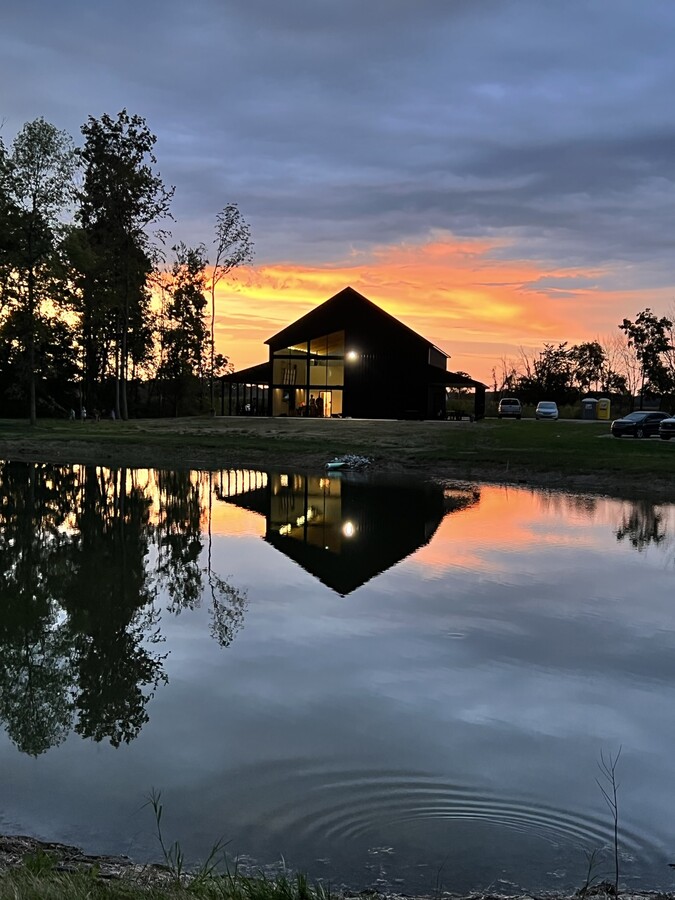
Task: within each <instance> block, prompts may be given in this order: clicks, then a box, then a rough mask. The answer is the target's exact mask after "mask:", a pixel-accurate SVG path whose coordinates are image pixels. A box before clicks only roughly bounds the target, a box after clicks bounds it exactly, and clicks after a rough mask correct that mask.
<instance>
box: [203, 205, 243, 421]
mask: <svg viewBox="0 0 675 900" xmlns="http://www.w3.org/2000/svg"><path fill="white" fill-rule="evenodd" d="M213 243H214V245H215V248H216V258H215V260H214V263H213V269H212V271H211V283H210V289H211V367H210V377H211V415H212V416H214V415H215V414H216V406H215V393H214V391H215V366H216V287H217V286H218V284H219V283H220V282H221V281H222V279H223V278H225V276H226V275H228V274H229V273H230V272H231V271H232V270H233V269H236V268H238V267H239V266H243V265H244V264H245V263H248V262H251V260H252V259H253V240H252V239H251V227H250V225H249V224H248V223H247V222H246V221H245V220H244V217H243V216H242V214H241V212H240V211H239V207H238V206H237V204H236V203H228V204H227V206H225V207H223V209H222V210H221V211H220V212H219V213H218V215H217V216H216V229H215V238H214V241H213Z"/></svg>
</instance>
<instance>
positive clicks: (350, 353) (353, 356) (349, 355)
mask: <svg viewBox="0 0 675 900" xmlns="http://www.w3.org/2000/svg"><path fill="white" fill-rule="evenodd" d="M358 358H359V354H358V353H357V352H356V350H349V351H348V352H347V359H348V360H349V362H354V361H355V360H357V359H358Z"/></svg>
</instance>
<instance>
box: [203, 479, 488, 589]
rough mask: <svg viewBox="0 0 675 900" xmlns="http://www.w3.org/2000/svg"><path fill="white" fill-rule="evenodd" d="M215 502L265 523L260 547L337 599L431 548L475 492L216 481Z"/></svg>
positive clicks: (337, 482)
mask: <svg viewBox="0 0 675 900" xmlns="http://www.w3.org/2000/svg"><path fill="white" fill-rule="evenodd" d="M217 493H218V496H219V497H220V499H222V500H225V501H227V502H229V503H233V504H235V505H236V506H240V507H242V508H244V509H248V510H251V511H253V512H257V513H259V514H260V515H262V516H265V520H266V528H265V540H266V541H267V542H268V543H269V544H271V545H272V546H273V547H276V549H277V550H280V551H281V552H282V553H284V554H285V555H286V556H288V557H290V558H291V559H293V560H295V562H297V563H298V564H299V565H300V566H302V568H303V569H305V570H306V571H308V572H310V573H311V574H312V575H314V576H315V577H316V578H318V579H319V580H320V581H322V582H323V583H324V584H325V585H327V586H328V587H330V588H331V589H332V590H334V591H336V592H337V593H339V594H342V595H345V594H349V593H351V591H353V590H355V589H356V588H357V587H359V586H360V585H362V584H364V583H365V582H366V581H368V580H369V579H370V578H372V577H373V576H375V575H378V574H379V573H380V572H384V571H385V570H386V569H388V568H390V567H391V566H393V565H395V564H396V563H397V562H399V561H400V560H401V559H404V558H405V557H406V556H409V555H410V554H411V553H413V552H414V551H415V550H417V549H418V548H419V547H421V546H423V545H424V544H426V543H428V542H429V540H431V537H432V536H433V534H434V532H435V531H436V529H437V528H438V526H439V524H440V523H441V521H442V520H443V517H444V516H445V515H446V514H447V513H449V512H455V511H457V510H460V509H465V508H467V507H469V506H472V505H474V504H475V503H477V502H478V500H479V494H478V492H477V491H474V490H466V491H455V492H453V493H449V492H448V491H445V490H444V489H443V488H442V487H440V486H439V485H434V484H427V483H421V482H420V483H408V484H405V485H402V484H401V483H400V482H398V481H397V482H395V483H393V482H388V481H381V480H377V481H373V480H371V479H368V478H365V477H363V476H357V475H353V474H349V475H346V476H345V475H343V476H339V475H332V476H328V475H326V476H318V475H316V476H307V475H290V474H289V475H283V474H270V475H264V474H263V473H253V472H248V473H234V472H232V473H227V472H225V473H223V477H222V483H221V484H219V486H218V488H217Z"/></svg>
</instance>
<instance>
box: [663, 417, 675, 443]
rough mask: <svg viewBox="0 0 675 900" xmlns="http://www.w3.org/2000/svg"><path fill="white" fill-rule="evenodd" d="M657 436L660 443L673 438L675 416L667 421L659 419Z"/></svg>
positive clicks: (674, 434) (674, 435)
mask: <svg viewBox="0 0 675 900" xmlns="http://www.w3.org/2000/svg"><path fill="white" fill-rule="evenodd" d="M659 435H660V436H661V440H662V441H669V440H670V439H671V437H675V416H670V418H668V419H661V423H660V425H659Z"/></svg>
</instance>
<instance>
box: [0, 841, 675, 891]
mask: <svg viewBox="0 0 675 900" xmlns="http://www.w3.org/2000/svg"><path fill="white" fill-rule="evenodd" d="M31 858H39V859H40V860H41V863H40V866H39V867H38V868H41V869H42V870H43V871H42V872H41V877H42V878H44V879H46V880H47V882H49V881H50V880H56V879H59V878H63V877H69V876H70V877H75V878H79V877H84V878H86V880H87V882H88V883H89V884H90V885H91V884H92V882H94V883H96V882H105V883H107V884H109V885H111V886H113V885H114V884H115V883H118V884H120V885H121V886H123V885H126V886H128V887H132V888H133V887H136V888H138V889H139V896H142V895H143V893H145V892H147V891H152V892H153V895H154V896H155V897H156V896H157V894H156V893H155V891H157V890H159V891H161V892H162V893H161V894H160V896H164V893H163V891H164V889H166V890H170V889H171V888H176V887H178V889H179V891H180V894H179V896H183V895H184V894H183V891H185V896H188V895H189V896H195V894H193V893H190V890H191V882H192V881H193V880H194V879H195V878H199V876H198V875H194V874H190V872H189V871H188V872H186V873H185V874H183V875H182V876H181V879H180V884H177V881H176V876H175V875H174V874H173V873H172V872H171V870H170V869H169V867H168V866H166V865H164V864H161V863H144V864H143V863H137V862H134V861H133V860H132V859H131V858H129V857H128V856H124V855H120V856H109V855H100V854H87V853H86V852H84V851H83V850H81V849H80V848H79V847H75V846H73V845H71V844H63V843H60V842H58V841H42V840H38V839H37V838H33V837H29V836H28V835H3V834H0V891H1V888H2V882H3V879H4V878H6V877H9V876H11V875H13V874H21V873H22V872H24V871H25V870H26V869H30V868H31V866H30V865H27V862H28V863H29V862H30V860H31ZM46 858H49V859H50V860H51V865H50V866H46V865H45V859H46ZM38 877H39V876H38ZM226 877H227V876H226ZM293 877H294V876H293V875H291V874H289V878H293ZM244 878H245V879H246V880H248V881H253V882H255V881H261V882H263V883H265V884H266V885H269V884H270V883H271V881H272V880H271V879H268V878H266V877H265V876H264V875H260V876H253V877H252V878H251V877H250V876H244ZM208 879H209V880H211V879H212V881H213V884H214V886H216V885H218V884H219V882H220V881H221V880H222V878H221V876H220V875H219V874H217V873H215V872H214V873H213V874H212V875H209V876H208ZM207 883H208V882H207ZM181 885H182V889H181ZM308 887H309V882H308ZM309 890H310V892H311V894H310V895H309V896H311V897H312V898H313V900H330V898H334V900H342V898H344V900H351V898H368V900H441V898H447V900H580V898H582V900H583V898H585V897H594V898H598V900H616V897H617V895H616V894H615V893H614V885H613V884H612V883H611V882H609V881H607V880H603V881H599V882H598V883H596V884H594V885H592V886H590V887H589V888H588V889H586V890H583V889H582V888H579V889H577V890H576V891H556V890H550V891H549V890H545V891H535V892H532V891H526V890H520V891H517V892H510V893H509V892H505V891H499V890H492V889H482V890H481V889H477V890H471V891H465V892H456V891H452V890H442V889H438V890H435V891H434V892H432V893H428V894H416V895H412V894H407V893H401V892H397V891H380V890H376V889H374V888H365V889H363V890H348V889H342V890H340V889H337V890H335V889H331V888H330V887H329V888H327V889H321V890H320V893H318V891H319V889H318V888H316V887H315V888H311V887H309ZM0 895H1V893H0ZM171 895H174V894H171ZM219 895H220V892H219ZM12 896H13V897H14V896H16V897H20V894H12ZM50 896H51V895H50ZM63 896H64V897H67V896H68V895H67V894H63ZM97 896H98V895H97ZM111 896H113V897H114V896H116V895H115V894H114V893H111ZM121 896H125V897H127V896H129V895H128V894H126V893H124V894H123V895H121ZM167 896H169V894H167ZM174 896H175V895H174ZM207 896H208V895H207ZM222 896H227V895H226V894H225V893H223V894H222ZM309 896H308V897H307V898H305V900H309ZM618 897H620V898H623V900H675V891H665V890H659V889H654V890H650V889H646V888H645V889H643V890H622V889H621V886H620V887H619V894H618ZM287 900H290V898H287ZM297 900H302V898H297Z"/></svg>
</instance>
